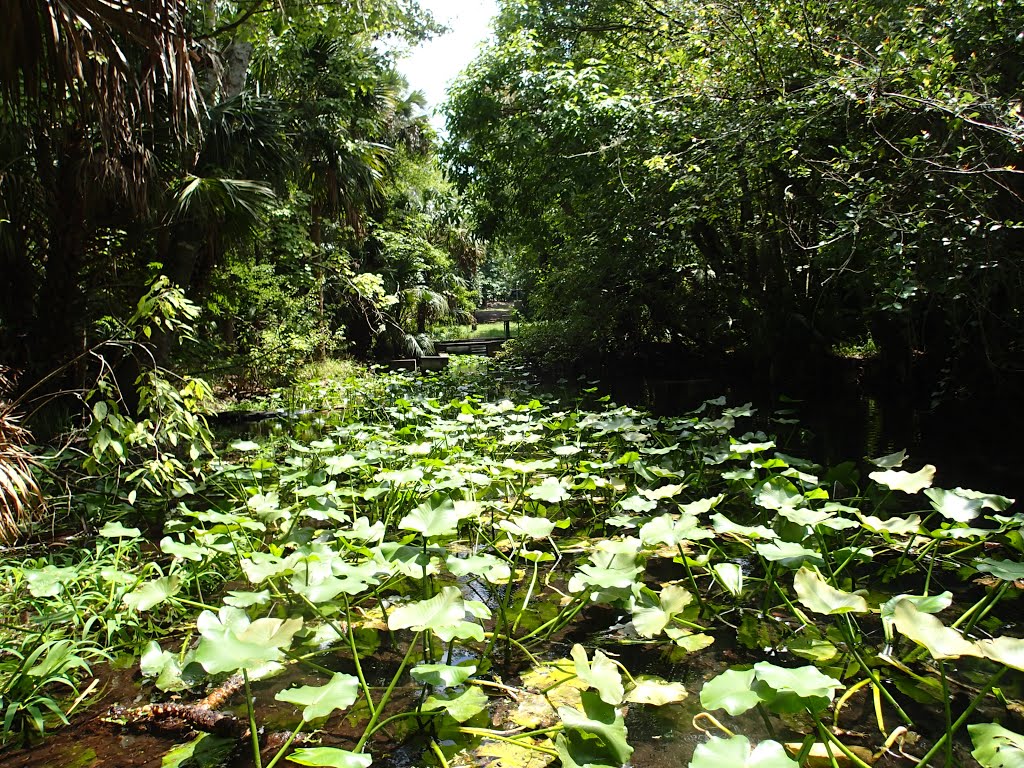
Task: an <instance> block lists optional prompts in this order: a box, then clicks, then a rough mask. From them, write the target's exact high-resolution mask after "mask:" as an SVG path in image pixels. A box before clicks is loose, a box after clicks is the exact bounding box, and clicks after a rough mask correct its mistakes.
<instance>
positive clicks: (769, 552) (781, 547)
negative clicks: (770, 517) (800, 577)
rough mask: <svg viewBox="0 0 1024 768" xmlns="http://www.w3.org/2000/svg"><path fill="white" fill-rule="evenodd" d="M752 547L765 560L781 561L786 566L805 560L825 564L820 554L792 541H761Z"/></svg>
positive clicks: (795, 564)
mask: <svg viewBox="0 0 1024 768" xmlns="http://www.w3.org/2000/svg"><path fill="white" fill-rule="evenodd" d="M754 548H755V549H756V550H757V553H758V554H759V555H761V557H763V558H764V559H765V560H771V561H772V562H776V563H782V564H783V565H784V566H786V567H787V568H793V567H795V566H797V565H800V564H801V563H803V562H805V561H807V562H811V563H813V564H814V565H824V564H825V561H824V560H823V559H822V557H821V555H819V554H818V553H817V552H815V551H814V550H813V549H808V548H807V547H804V546H801V545H800V544H796V543H795V542H792V541H769V542H762V543H759V544H757V545H755V547H754Z"/></svg>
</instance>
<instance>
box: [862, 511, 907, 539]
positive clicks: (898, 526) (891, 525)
mask: <svg viewBox="0 0 1024 768" xmlns="http://www.w3.org/2000/svg"><path fill="white" fill-rule="evenodd" d="M857 517H859V518H860V520H861V523H862V524H863V525H864V527H865V528H867V529H868V530H869V531H871V532H872V533H891V534H894V535H896V536H905V535H906V534H908V533H917V532H918V531H919V530H920V529H921V516H920V515H908V516H907V517H906V518H902V517H890V518H889V519H888V520H882V519H880V518H877V517H875V516H874V515H862V514H860V513H858V514H857Z"/></svg>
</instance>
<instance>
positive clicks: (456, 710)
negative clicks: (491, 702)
mask: <svg viewBox="0 0 1024 768" xmlns="http://www.w3.org/2000/svg"><path fill="white" fill-rule="evenodd" d="M487 702H488V699H487V694H486V693H484V692H483V691H482V690H480V689H479V688H477V687H476V686H470V687H469V688H467V689H466V690H465V691H463V692H462V693H460V694H458V695H457V696H453V697H450V698H449V697H447V696H439V695H437V694H434V695H431V696H428V697H427V700H426V701H424V702H423V709H424V710H425V711H427V712H429V711H431V710H434V709H443V710H445V711H446V712H447V713H448V714H449V715H450V716H451V717H452V718H454V719H455V720H457V721H458V722H460V723H464V722H466V721H467V720H469V719H470V718H471V717H473V716H474V715H476V714H477V713H479V712H483V710H484V709H486V707H487Z"/></svg>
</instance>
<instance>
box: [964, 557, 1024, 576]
mask: <svg viewBox="0 0 1024 768" xmlns="http://www.w3.org/2000/svg"><path fill="white" fill-rule="evenodd" d="M974 567H975V568H977V569H978V570H979V571H983V572H984V573H991V574H992V575H993V576H995V577H996V578H997V579H999V580H1001V581H1019V580H1020V579H1024V563H1018V562H1015V561H1013V560H993V559H991V558H988V557H983V558H980V559H978V560H975V561H974Z"/></svg>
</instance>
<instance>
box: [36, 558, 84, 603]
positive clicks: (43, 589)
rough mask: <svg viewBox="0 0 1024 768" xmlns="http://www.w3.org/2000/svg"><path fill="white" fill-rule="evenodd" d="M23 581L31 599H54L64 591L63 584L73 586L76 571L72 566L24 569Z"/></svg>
mask: <svg viewBox="0 0 1024 768" xmlns="http://www.w3.org/2000/svg"><path fill="white" fill-rule="evenodd" d="M24 574H25V581H27V582H28V591H29V593H31V595H32V597H56V596H57V595H59V594H60V593H61V591H62V590H63V589H64V585H65V584H73V583H74V582H75V576H77V569H76V568H74V567H73V566H66V567H63V568H61V567H58V566H56V565H47V566H44V567H42V568H36V569H26V570H25V571H24Z"/></svg>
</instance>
